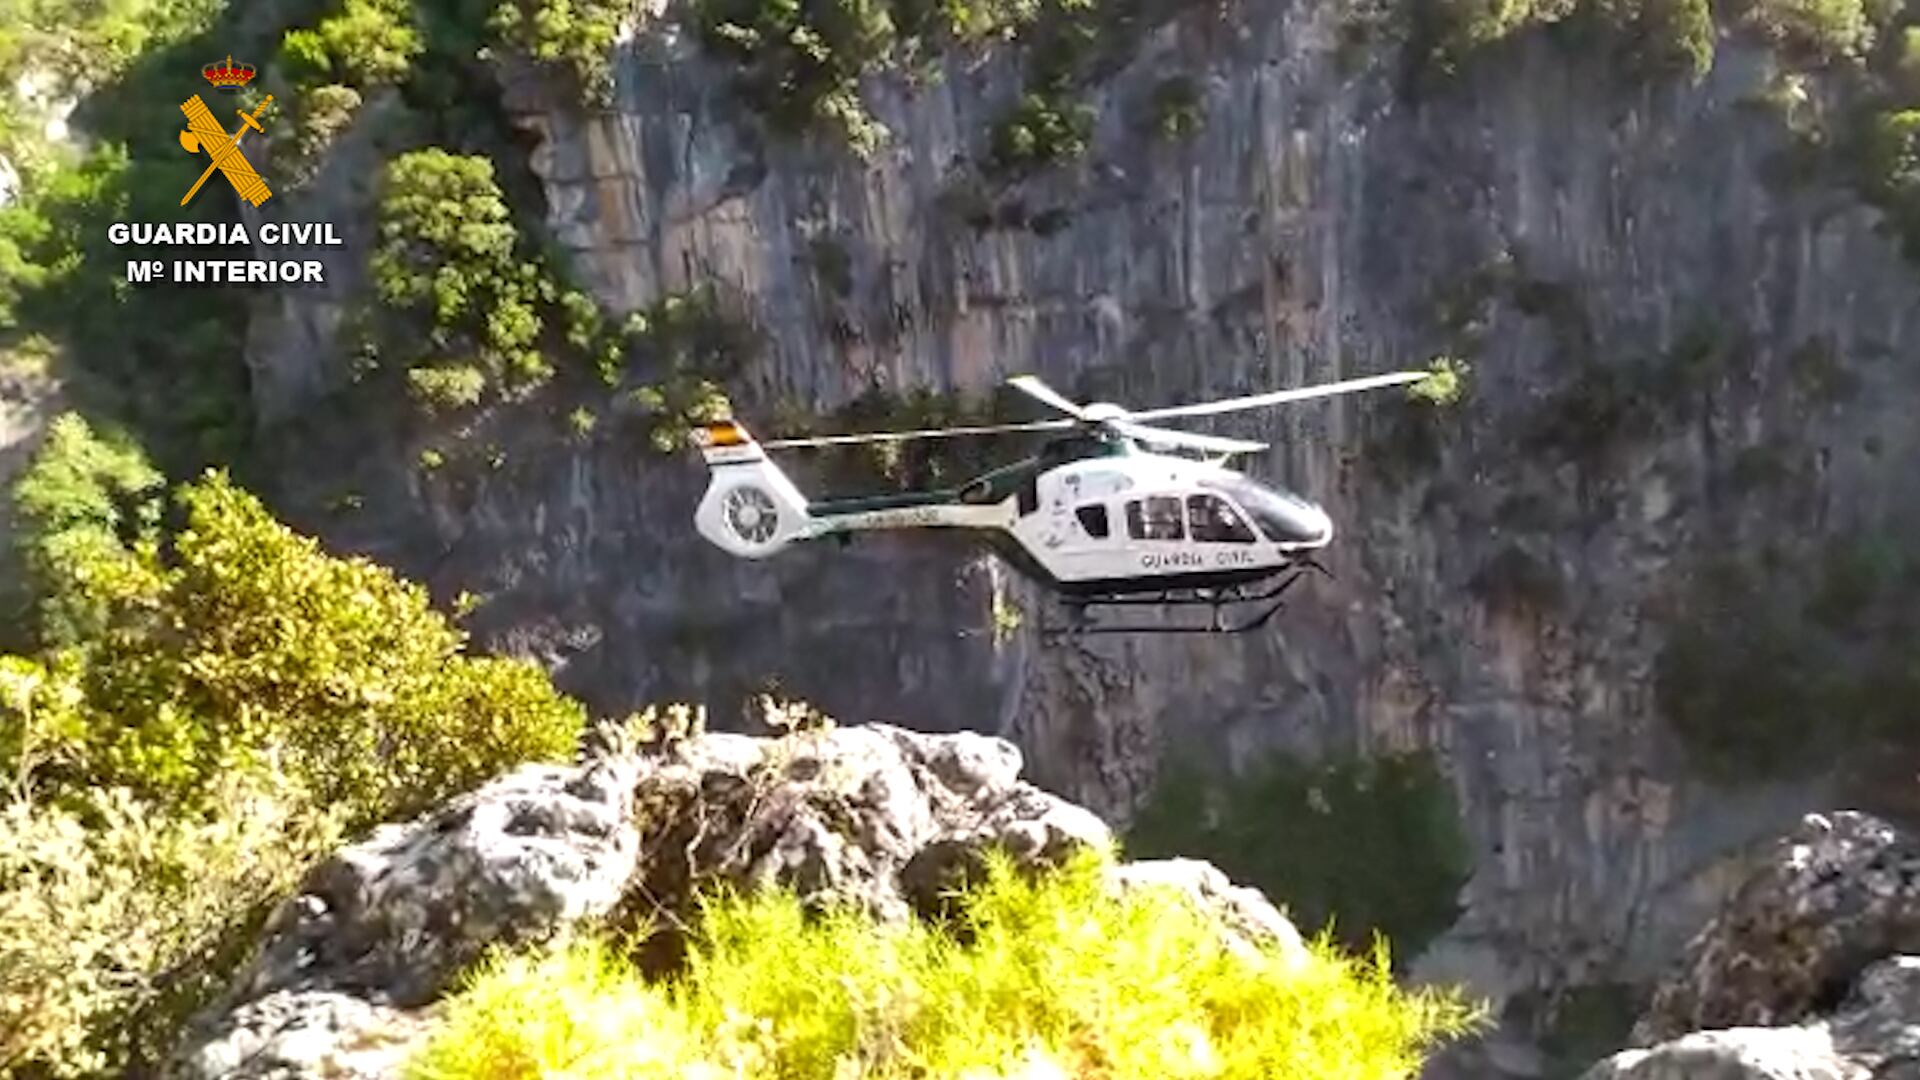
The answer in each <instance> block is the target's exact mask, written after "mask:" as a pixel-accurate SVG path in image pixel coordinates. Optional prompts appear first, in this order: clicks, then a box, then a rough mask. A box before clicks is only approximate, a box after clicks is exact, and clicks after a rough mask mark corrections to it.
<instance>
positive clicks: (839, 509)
mask: <svg viewBox="0 0 1920 1080" xmlns="http://www.w3.org/2000/svg"><path fill="white" fill-rule="evenodd" d="M957 501H959V493H958V492H956V491H907V492H901V493H900V494H897V495H862V496H855V497H853V498H847V499H816V500H814V501H813V502H810V503H808V504H807V513H809V514H812V515H813V516H814V517H837V516H839V515H841V514H865V513H868V512H870V511H874V510H908V509H911V508H913V507H916V506H938V505H940V504H941V503H950V502H957Z"/></svg>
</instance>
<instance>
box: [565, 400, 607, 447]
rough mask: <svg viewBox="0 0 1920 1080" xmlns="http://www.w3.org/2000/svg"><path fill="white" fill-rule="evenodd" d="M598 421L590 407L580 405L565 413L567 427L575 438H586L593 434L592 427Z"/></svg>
mask: <svg viewBox="0 0 1920 1080" xmlns="http://www.w3.org/2000/svg"><path fill="white" fill-rule="evenodd" d="M599 422H600V418H599V417H597V416H595V415H594V413H593V410H592V409H589V408H586V407H585V406H582V407H580V408H578V409H575V410H573V411H572V412H570V413H568V414H567V429H568V430H569V431H571V432H572V433H573V437H574V438H576V439H583V440H584V439H586V438H587V437H588V436H590V435H592V434H593V429H594V427H595V426H596V425H597V424H598V423H599Z"/></svg>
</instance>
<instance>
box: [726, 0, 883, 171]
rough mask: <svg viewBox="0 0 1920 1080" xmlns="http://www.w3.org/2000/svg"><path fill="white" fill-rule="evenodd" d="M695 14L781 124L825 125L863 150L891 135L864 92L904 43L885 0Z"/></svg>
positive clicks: (832, 0) (751, 95) (738, 1)
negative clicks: (864, 80) (863, 84)
mask: <svg viewBox="0 0 1920 1080" xmlns="http://www.w3.org/2000/svg"><path fill="white" fill-rule="evenodd" d="M695 18H696V20H697V26H698V28H699V31H700V34H701V37H702V39H703V40H704V41H705V43H706V45H707V47H708V48H710V49H712V50H714V51H715V52H717V53H719V54H720V55H722V56H725V57H727V58H729V59H732V60H734V61H735V62H737V63H738V64H739V65H740V67H741V90H742V91H743V93H744V94H745V96H746V98H747V100H748V101H749V102H750V103H751V104H752V105H753V106H754V107H755V108H756V109H758V110H759V111H760V112H761V113H762V114H764V115H765V116H766V117H767V118H768V119H769V120H771V121H772V122H773V124H774V125H775V126H776V127H777V128H779V129H781V130H784V131H786V132H788V133H794V134H797V133H800V132H803V131H806V130H808V129H810V128H812V127H814V126H815V125H816V124H826V125H828V126H830V127H831V128H833V129H836V130H837V131H838V132H839V133H840V134H841V135H842V136H843V137H844V138H845V139H846V140H847V142H848V144H849V145H850V146H851V147H852V148H853V149H854V150H855V151H856V152H858V153H860V154H862V155H865V154H869V153H871V152H873V151H874V150H875V149H877V148H878V147H879V145H880V143H881V142H882V141H883V140H884V139H885V137H886V129H885V128H883V127H881V126H880V125H879V124H878V123H877V122H876V121H875V120H874V119H873V118H872V117H871V116H870V115H868V113H867V111H866V107H865V106H864V105H863V104H862V103H861V101H860V96H859V86H860V77H861V75H863V74H864V73H865V72H867V71H868V70H871V69H874V68H877V67H880V66H883V65H884V64H885V63H886V62H887V61H888V59H889V57H890V56H891V54H892V52H893V49H894V47H895V45H896V44H897V42H898V38H897V36H896V31H895V27H894V23H893V19H892V17H891V15H890V13H889V12H888V9H887V6H886V4H885V3H883V2H881V0H829V2H826V3H821V4H817V5H813V4H807V5H802V4H789V3H777V2H768V0H702V2H701V3H699V4H698V5H697V6H696V7H695Z"/></svg>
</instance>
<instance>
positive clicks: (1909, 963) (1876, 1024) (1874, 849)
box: [1585, 811, 1920, 1080]
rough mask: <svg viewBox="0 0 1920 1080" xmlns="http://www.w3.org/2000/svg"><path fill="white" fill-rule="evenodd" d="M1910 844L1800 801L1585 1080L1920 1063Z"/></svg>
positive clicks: (1824, 1071) (1860, 1072) (1749, 1076)
mask: <svg viewBox="0 0 1920 1080" xmlns="http://www.w3.org/2000/svg"><path fill="white" fill-rule="evenodd" d="M1915 952H1920V850H1916V848H1915V847H1914V846H1913V843H1912V841H1911V840H1910V838H1908V837H1905V836H1903V835H1902V834H1900V833H1899V832H1898V831H1897V830H1895V829H1894V828H1893V827H1892V826H1890V825H1888V824H1887V823H1886V822H1883V821H1879V820H1876V819H1874V818H1872V817H1870V816H1868V815H1865V814H1859V813H1854V812H1851V811H1842V812H1839V813H1833V814H1816V815H1809V816H1808V817H1807V818H1806V820H1805V821H1804V822H1802V824H1801V826H1800V828H1799V829H1797V830H1795V832H1794V833H1792V834H1791V835H1790V836H1788V837H1787V838H1786V839H1785V840H1783V841H1781V843H1780V844H1779V845H1778V846H1777V847H1776V848H1775V850H1774V852H1773V854H1772V857H1771V858H1770V859H1769V860H1767V861H1766V863H1765V864H1764V865H1763V866H1762V867H1761V868H1760V869H1759V870H1758V872H1756V873H1755V874H1754V875H1753V876H1752V877H1751V878H1749V879H1748V880H1747V881H1746V882H1745V883H1744V884H1743V885H1742V886H1741V887H1740V888H1739V889H1738V890H1737V891H1736V892H1735V893H1734V894H1733V896H1732V898H1731V899H1730V900H1729V901H1728V903H1727V906H1726V909H1725V910H1724V911H1722V912H1721V913H1720V915H1718V916H1717V917H1716V918H1715V919H1714V920H1713V921H1712V922H1711V923H1710V924H1709V925H1708V926H1707V927H1706V929H1704V930H1703V931H1701V932H1700V934H1699V935H1698V936H1697V937H1696V938H1695V939H1694V940H1693V942H1692V943H1691V944H1690V945H1689V946H1688V948H1687V953H1686V956H1685V957H1684V958H1683V960H1682V962H1681V963H1680V964H1679V965H1678V967H1677V968H1676V969H1675V970H1674V972H1673V973H1672V974H1671V975H1670V976H1669V977H1668V978H1667V979H1666V980H1665V981H1664V982H1663V983H1662V984H1661V986H1660V987H1659V989H1658V990H1657V991H1656V992H1655V994H1654V997H1653V1001H1652V1003H1651V1005H1650V1006H1649V1008H1648V1010H1647V1012H1646V1014H1645V1015H1644V1016H1642V1017H1641V1019H1640V1021H1639V1023H1638V1024H1637V1025H1636V1026H1635V1029H1634V1034H1635V1039H1636V1042H1638V1043H1639V1044H1640V1045H1641V1047H1642V1048H1641V1049H1634V1050H1627V1051H1623V1052H1621V1053H1619V1054H1616V1055H1614V1056H1613V1057H1612V1058H1610V1059H1608V1060H1607V1061H1605V1062H1603V1063H1601V1064H1600V1065H1597V1066H1595V1067H1594V1069H1592V1070H1591V1071H1589V1072H1588V1073H1587V1074H1586V1078H1585V1080H1683V1078H1686V1080H1869V1078H1888V1077H1920V955H1910V954H1911V953H1915Z"/></svg>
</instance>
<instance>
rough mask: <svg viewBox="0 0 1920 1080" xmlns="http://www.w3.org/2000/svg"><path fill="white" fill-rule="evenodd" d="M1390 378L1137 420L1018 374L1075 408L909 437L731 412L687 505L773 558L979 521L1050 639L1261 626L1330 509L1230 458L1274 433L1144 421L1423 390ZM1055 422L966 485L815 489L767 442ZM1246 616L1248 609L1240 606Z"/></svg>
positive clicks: (714, 538) (1021, 386)
mask: <svg viewBox="0 0 1920 1080" xmlns="http://www.w3.org/2000/svg"><path fill="white" fill-rule="evenodd" d="M1431 375H1432V372H1427V371H1396V372H1389V373H1387V374H1383V375H1370V376H1365V377H1361V378H1354V379H1345V380H1341V381H1338V382H1330V383H1320V384H1317V385H1313V386H1305V387H1296V388H1293V389H1288V390H1277V391H1272V392H1268V393H1263V394H1252V395H1248V396H1244V397H1235V398H1227V399H1223V400H1219V401H1211V402H1205V403H1201V404H1195V405H1175V406H1169V407H1166V408H1157V409H1146V410H1142V411H1139V412H1131V411H1128V410H1126V409H1123V408H1121V407H1120V406H1118V405H1115V404H1113V403H1111V402H1099V403H1094V404H1087V405H1082V404H1079V403H1077V402H1074V401H1072V400H1071V399H1069V398H1067V397H1066V396H1064V395H1062V394H1060V393H1059V392H1057V391H1055V390H1054V389H1053V388H1052V387H1050V386H1048V385H1047V384H1046V383H1044V382H1042V381H1041V380H1040V379H1038V378H1037V377H1034V376H1031V375H1020V376H1015V377H1014V378H1012V379H1010V380H1009V382H1010V383H1011V385H1012V386H1013V387H1015V388H1016V389H1018V390H1020V391H1022V392H1024V393H1026V394H1028V395H1029V396H1031V397H1033V398H1034V399H1036V400H1038V401H1039V402H1041V403H1042V404H1044V405H1046V406H1048V407H1049V408H1051V409H1053V410H1055V411H1057V412H1060V413H1063V414H1065V415H1063V416H1061V417H1059V418H1057V419H1050V420H1036V421H1029V422H1024V423H1007V424H992V425H984V426H974V427H952V428H927V429H921V430H915V431H891V432H871V433H867V434H854V435H817V436H808V437H804V438H790V439H776V440H770V441H767V442H757V441H755V440H754V438H753V437H752V436H751V435H749V434H748V432H747V429H746V427H745V426H744V425H743V424H741V423H740V421H738V420H737V419H724V420H718V421H715V422H712V423H707V424H704V425H701V426H698V427H696V428H695V429H694V430H693V433H692V441H693V443H694V446H695V447H696V448H697V449H698V450H699V451H700V453H701V456H702V458H703V459H704V460H705V462H706V465H707V467H708V469H709V471H710V474H711V479H710V480H709V482H708V485H707V490H706V493H705V495H704V496H703V497H702V498H701V500H700V504H699V506H698V507H697V508H696V510H695V511H694V526H695V528H696V529H697V530H698V531H699V533H700V535H701V536H703V537H705V538H706V539H707V540H708V541H709V542H711V543H713V544H714V545H715V546H717V547H719V548H720V549H721V550H723V551H726V552H728V553H729V554H732V555H735V556H738V557H740V558H746V559H764V558H766V557H768V556H770V555H773V554H775V553H777V552H779V551H781V550H783V549H785V548H787V547H789V546H791V545H793V544H796V543H799V542H801V541H805V540H814V539H819V538H822V537H828V536H836V537H839V538H841V539H842V540H845V539H848V538H849V537H850V534H852V533H856V532H865V531H872V530H890V529H930V528H949V529H964V530H971V531H973V532H975V533H977V534H979V536H980V537H982V538H983V539H984V540H986V542H987V543H988V544H989V545H990V546H991V547H992V549H993V550H994V551H995V553H996V554H998V555H1000V556H1001V557H1002V558H1003V559H1004V560H1005V561H1006V562H1008V563H1009V564H1010V565H1012V566H1013V567H1014V568H1015V569H1016V570H1017V571H1019V572H1020V573H1022V574H1023V575H1024V576H1026V577H1028V578H1030V579H1032V580H1033V581H1035V582H1036V583H1038V584H1040V585H1041V586H1043V587H1045V588H1046V589H1048V590H1049V591H1051V592H1052V593H1054V594H1055V595H1056V596H1057V597H1058V599H1059V601H1060V602H1061V603H1062V605H1063V606H1064V607H1065V609H1066V612H1067V615H1068V622H1067V624H1066V626H1065V627H1064V628H1057V629H1050V628H1047V627H1042V630H1043V636H1051V635H1053V634H1065V635H1070V636H1077V635H1080V634H1113V633H1126V634H1131V633H1148V634H1153V633H1195V632H1202V633H1245V632H1247V631H1251V630H1254V629H1257V628H1259V627H1260V626H1263V625H1265V624H1266V623H1267V622H1268V620H1270V619H1271V618H1272V617H1273V616H1274V614H1275V613H1276V612H1278V611H1279V610H1280V608H1281V607H1282V605H1283V604H1284V602H1285V594H1286V592H1287V590H1288V589H1289V588H1291V587H1292V586H1293V584H1294V583H1295V582H1296V581H1298V580H1299V579H1300V577H1301V576H1302V575H1304V574H1306V573H1308V572H1310V571H1317V572H1320V573H1323V574H1324V573H1326V570H1325V568H1324V567H1322V566H1321V565H1320V564H1319V563H1318V562H1317V561H1316V560H1315V559H1314V557H1313V553H1314V552H1316V551H1318V550H1320V549H1321V548H1324V547H1326V546H1327V544H1328V543H1330V542H1331V541H1332V540H1333V522H1332V520H1331V519H1330V518H1329V517H1328V516H1327V513H1326V511H1325V510H1323V509H1321V508H1320V507H1319V506H1317V505H1315V504H1314V503H1312V502H1310V501H1308V500H1307V499H1304V498H1302V497H1300V496H1298V495H1296V494H1294V493H1292V492H1289V491H1286V490H1284V489H1281V488H1277V487H1273V486H1270V485H1267V484H1262V483H1260V482H1258V481H1256V480H1254V479H1252V478H1251V477H1249V476H1247V475H1246V474H1244V473H1242V472H1238V471H1236V470H1233V469H1230V468H1228V467H1227V461H1228V460H1229V459H1230V458H1232V457H1233V456H1234V455H1237V454H1249V453H1255V452H1258V451H1260V450H1264V449H1266V448H1267V445H1268V444H1266V443H1263V442H1253V441H1250V440H1246V439H1234V438H1226V437H1223V436H1218V435H1203V434H1199V433H1196V432H1191V431H1180V430H1175V429H1172V428H1165V427H1159V426H1156V425H1155V424H1153V423H1151V421H1157V420H1167V419H1173V418H1176V417H1194V416H1216V415H1220V414H1223V413H1230V412H1239V411H1242V410H1246V409H1257V408H1263V407H1267V406H1272V405H1281V404H1286V403H1289V402H1297V401H1307V400H1311V399H1315V398H1324V397H1332V396H1334V395H1338V394H1349V393H1355V392H1359V391H1363V390H1373V389H1379V388H1382V387H1388V386H1395V385H1400V384H1404V383H1411V382H1417V381H1419V380H1422V379H1426V378H1429V377H1430V376H1431ZM1040 431H1058V432H1062V434H1060V435H1058V436H1056V437H1054V438H1051V439H1049V440H1047V441H1046V442H1045V443H1044V444H1043V445H1042V446H1041V448H1040V450H1039V452H1038V453H1037V454H1035V455H1034V456H1032V457H1029V458H1026V459H1024V460H1021V461H1018V462H1015V463H1013V464H1011V465H1007V466H1005V467H1003V468H999V469H995V470H993V471H991V472H988V473H986V474H984V475H982V476H979V477H977V478H975V479H973V480H971V481H969V482H968V483H966V484H963V485H961V486H959V487H956V488H948V489H942V490H933V491H918V492H906V493H900V494H887V495H875V496H869V497H863V498H836V499H810V498H808V497H807V496H805V495H803V494H801V493H800V490H799V489H798V488H797V487H795V486H794V484H793V482H792V481H791V480H789V479H788V477H787V475H786V473H784V472H783V471H781V470H780V468H779V467H778V466H776V465H775V464H774V463H773V462H772V460H771V459H770V458H769V457H768V454H767V452H768V451H770V450H784V449H801V448H808V447H824V446H846V445H853V444H859V443H875V442H905V441H909V440H916V439H946V438H960V437H970V436H991V435H1004V434H1013V433H1020V432H1040ZM1138 606H1148V607H1157V608H1159V609H1161V611H1162V613H1163V614H1164V613H1166V612H1168V611H1170V610H1173V609H1187V610H1191V609H1193V608H1200V609H1204V610H1205V611H1206V612H1207V613H1208V621H1207V622H1206V623H1205V624H1204V625H1194V624H1193V623H1192V620H1190V619H1189V620H1184V621H1183V622H1181V623H1177V624H1172V625H1169V624H1166V623H1164V622H1161V623H1141V622H1139V621H1137V620H1135V621H1129V622H1123V623H1115V622H1112V621H1097V620H1096V619H1095V617H1094V616H1095V613H1096V612H1100V613H1105V612H1106V611H1107V610H1108V609H1113V608H1124V607H1138ZM1246 613H1251V614H1246Z"/></svg>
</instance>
